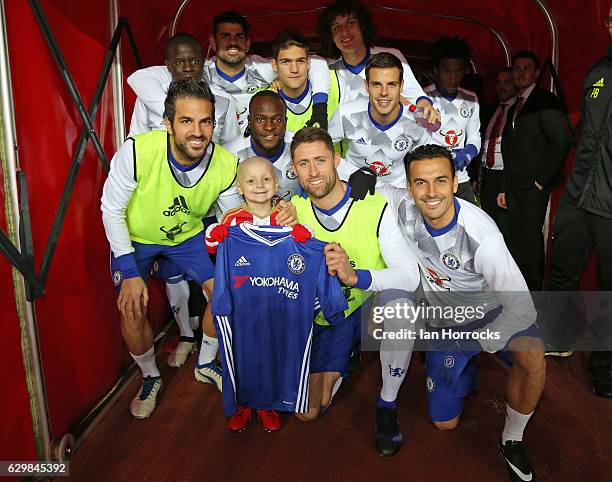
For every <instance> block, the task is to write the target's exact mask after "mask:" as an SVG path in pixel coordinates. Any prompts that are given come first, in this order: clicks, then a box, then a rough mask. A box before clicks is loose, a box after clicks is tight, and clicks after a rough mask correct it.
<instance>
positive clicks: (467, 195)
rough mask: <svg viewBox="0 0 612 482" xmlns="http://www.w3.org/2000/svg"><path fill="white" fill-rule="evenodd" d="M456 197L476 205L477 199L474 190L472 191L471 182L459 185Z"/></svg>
mask: <svg viewBox="0 0 612 482" xmlns="http://www.w3.org/2000/svg"><path fill="white" fill-rule="evenodd" d="M455 197H458V198H461V199H463V200H464V201H469V202H471V203H472V204H476V197H475V196H474V190H473V189H472V183H471V182H470V181H465V182H460V183H459V186H458V188H457V193H456V194H455Z"/></svg>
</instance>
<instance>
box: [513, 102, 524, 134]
mask: <svg viewBox="0 0 612 482" xmlns="http://www.w3.org/2000/svg"><path fill="white" fill-rule="evenodd" d="M524 102H525V99H523V98H522V97H517V99H516V108H515V109H514V116H513V117H512V127H514V122H515V121H516V116H518V114H519V112H520V111H521V108H522V107H523V103H524Z"/></svg>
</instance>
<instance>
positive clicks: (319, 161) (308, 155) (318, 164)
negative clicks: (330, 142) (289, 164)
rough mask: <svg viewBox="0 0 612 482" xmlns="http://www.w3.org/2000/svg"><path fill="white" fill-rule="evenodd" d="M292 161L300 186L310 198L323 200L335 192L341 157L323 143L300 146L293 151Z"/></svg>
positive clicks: (316, 142)
mask: <svg viewBox="0 0 612 482" xmlns="http://www.w3.org/2000/svg"><path fill="white" fill-rule="evenodd" d="M292 159H293V169H294V171H295V173H296V174H297V177H298V179H299V180H300V185H301V186H302V188H303V189H304V191H306V192H307V193H308V194H309V196H310V197H312V198H314V199H322V198H325V197H326V196H328V195H329V194H330V193H331V192H332V191H333V190H334V188H335V187H336V183H337V182H338V174H337V173H336V167H337V166H338V164H339V163H340V156H339V155H338V154H336V153H334V152H333V151H330V150H329V147H328V146H327V145H326V144H325V143H324V142H323V141H315V142H307V143H303V144H300V145H299V146H297V147H296V148H295V150H294V151H293V156H292Z"/></svg>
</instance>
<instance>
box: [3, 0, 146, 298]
mask: <svg viewBox="0 0 612 482" xmlns="http://www.w3.org/2000/svg"><path fill="white" fill-rule="evenodd" d="M29 1H30V5H31V7H32V10H33V12H34V14H35V16H36V20H37V22H38V24H39V26H40V28H41V31H42V32H43V34H44V36H45V40H46V41H47V45H48V46H49V48H50V49H51V51H52V53H53V57H54V59H55V61H56V64H57V67H58V69H59V70H60V74H61V75H62V78H63V79H64V81H65V83H66V86H67V88H68V90H69V91H70V93H71V95H72V98H73V101H74V103H75V104H76V105H77V109H78V111H79V113H81V117H82V118H83V123H84V124H85V125H84V127H83V129H82V131H81V134H80V136H79V140H78V142H77V147H76V149H75V151H74V155H73V158H72V162H71V164H70V168H69V170H68V175H67V179H66V182H65V184H64V190H63V192H62V196H61V198H60V201H59V205H58V208H57V212H56V215H55V219H54V221H53V225H52V227H51V231H50V233H49V236H48V238H47V242H46V245H45V250H44V253H43V258H42V262H41V265H40V271H39V274H38V275H37V274H36V268H35V266H34V262H33V259H29V258H28V257H27V255H25V254H24V253H21V252H19V250H18V249H17V247H16V246H15V245H14V244H13V243H12V242H11V240H10V239H9V238H8V236H7V235H6V233H4V231H2V230H0V253H2V254H3V255H4V256H5V257H6V258H7V259H8V260H9V262H10V263H11V264H12V265H13V266H15V268H16V269H17V270H19V272H20V273H21V274H22V276H23V277H24V281H25V283H26V295H27V296H26V299H27V300H28V301H33V300H34V299H35V298H36V297H39V296H42V295H43V293H44V287H45V284H46V281H47V277H48V275H49V271H50V268H51V262H52V261H53V256H54V254H55V249H56V247H57V242H58V239H59V235H60V232H61V230H62V226H63V223H64V219H65V217H66V212H67V210H68V205H69V203H70V198H71V195H72V191H73V189H74V185H75V182H76V177H77V174H78V171H79V168H80V166H81V161H82V159H83V156H84V155H85V149H86V146H87V140H88V139H91V140H92V142H93V144H94V146H96V145H100V140H99V137H98V135H97V133H96V130H95V128H94V127H93V120H92V119H94V118H95V116H96V113H97V111H98V106H99V104H100V100H101V99H102V94H103V93H104V88H105V86H106V82H107V80H108V76H109V73H110V69H111V66H112V63H113V58H114V57H115V55H116V52H117V48H118V45H119V40H120V39H121V34H122V32H123V31H124V30H126V33H127V35H128V37H129V38H130V39H131V40H130V45H131V47H132V51H133V53H134V57H135V59H136V62H137V63H138V64H139V67H141V64H140V55H139V54H138V49H137V47H136V43H135V42H134V38H133V36H131V30H130V29H129V25H128V22H127V19H125V18H124V17H121V18H119V21H118V23H117V27H116V28H115V31H114V33H113V37H112V39H111V42H110V45H109V47H108V49H107V52H106V56H105V59H104V63H103V65H102V71H101V73H100V77H99V79H98V84H97V85H96V90H95V93H94V96H93V99H92V102H91V105H90V108H89V111H87V110H86V108H85V105H84V104H83V101H82V98H81V96H80V94H79V92H78V90H77V88H76V85H75V84H74V80H73V79H72V76H71V74H70V72H69V70H68V67H67V66H66V64H65V62H64V61H63V56H62V54H61V50H60V49H59V47H58V45H57V42H56V41H55V38H54V36H53V32H52V30H51V28H50V26H49V23H48V21H47V19H46V18H45V15H44V12H43V11H42V8H41V7H40V4H39V3H38V0H29ZM3 91H4V90H3ZM4 92H5V91H4ZM100 147H101V146H100ZM96 153H97V154H98V158H99V159H100V161H101V162H102V166H103V167H104V169H105V170H106V172H108V170H109V168H110V166H109V163H108V159H107V157H106V154H105V153H104V152H103V151H102V155H100V152H99V150H98V149H97V148H96ZM12 192H14V193H15V197H16V196H17V194H16V193H17V192H18V190H17V188H16V186H15V188H14V191H12ZM24 194H27V189H26V190H22V196H23V195H24ZM24 201H25V202H27V201H26V200H25V198H23V197H22V199H21V202H22V203H23V202H24ZM15 204H16V205H19V200H17V202H15ZM23 234H24V235H26V236H31V232H29V231H25V232H24V233H23Z"/></svg>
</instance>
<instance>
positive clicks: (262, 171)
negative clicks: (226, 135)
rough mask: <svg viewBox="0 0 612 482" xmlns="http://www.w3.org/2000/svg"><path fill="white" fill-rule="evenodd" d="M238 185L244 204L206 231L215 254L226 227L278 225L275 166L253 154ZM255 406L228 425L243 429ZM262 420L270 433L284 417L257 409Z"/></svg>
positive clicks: (241, 411) (242, 168)
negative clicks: (275, 197)
mask: <svg viewBox="0 0 612 482" xmlns="http://www.w3.org/2000/svg"><path fill="white" fill-rule="evenodd" d="M236 181H237V182H236V185H237V189H238V192H239V193H240V194H241V195H242V196H244V200H245V202H244V204H242V205H241V206H239V207H237V208H235V209H232V210H230V211H228V212H226V213H225V215H224V216H223V218H222V219H221V222H220V223H218V224H213V225H211V226H209V227H208V229H207V230H206V249H207V250H208V252H209V253H213V254H216V252H217V246H218V244H219V242H222V241H223V239H224V238H225V237H226V236H227V228H228V227H230V226H236V225H238V224H242V223H243V222H245V221H246V222H249V223H252V224H255V225H260V226H270V225H271V226H278V223H277V222H276V215H277V213H278V211H279V209H278V208H277V207H275V206H274V205H273V198H274V196H276V192H277V190H278V179H277V177H276V172H275V168H274V165H273V164H272V163H271V162H270V161H268V160H267V159H264V158H262V157H250V158H248V159H245V160H244V161H242V162H241V163H240V164H239V165H238V172H237V179H236ZM251 414H252V409H251V408H249V407H245V406H239V407H238V409H237V410H236V412H235V413H234V414H233V415H232V416H231V417H230V418H229V420H228V428H229V429H230V430H232V431H241V430H243V429H244V428H245V427H246V425H247V424H248V422H249V420H250V417H251ZM257 414H258V415H259V419H260V420H261V423H262V425H263V427H264V429H266V430H267V431H268V432H274V431H276V430H279V429H280V428H281V419H280V415H279V414H278V412H276V411H275V410H257Z"/></svg>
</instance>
